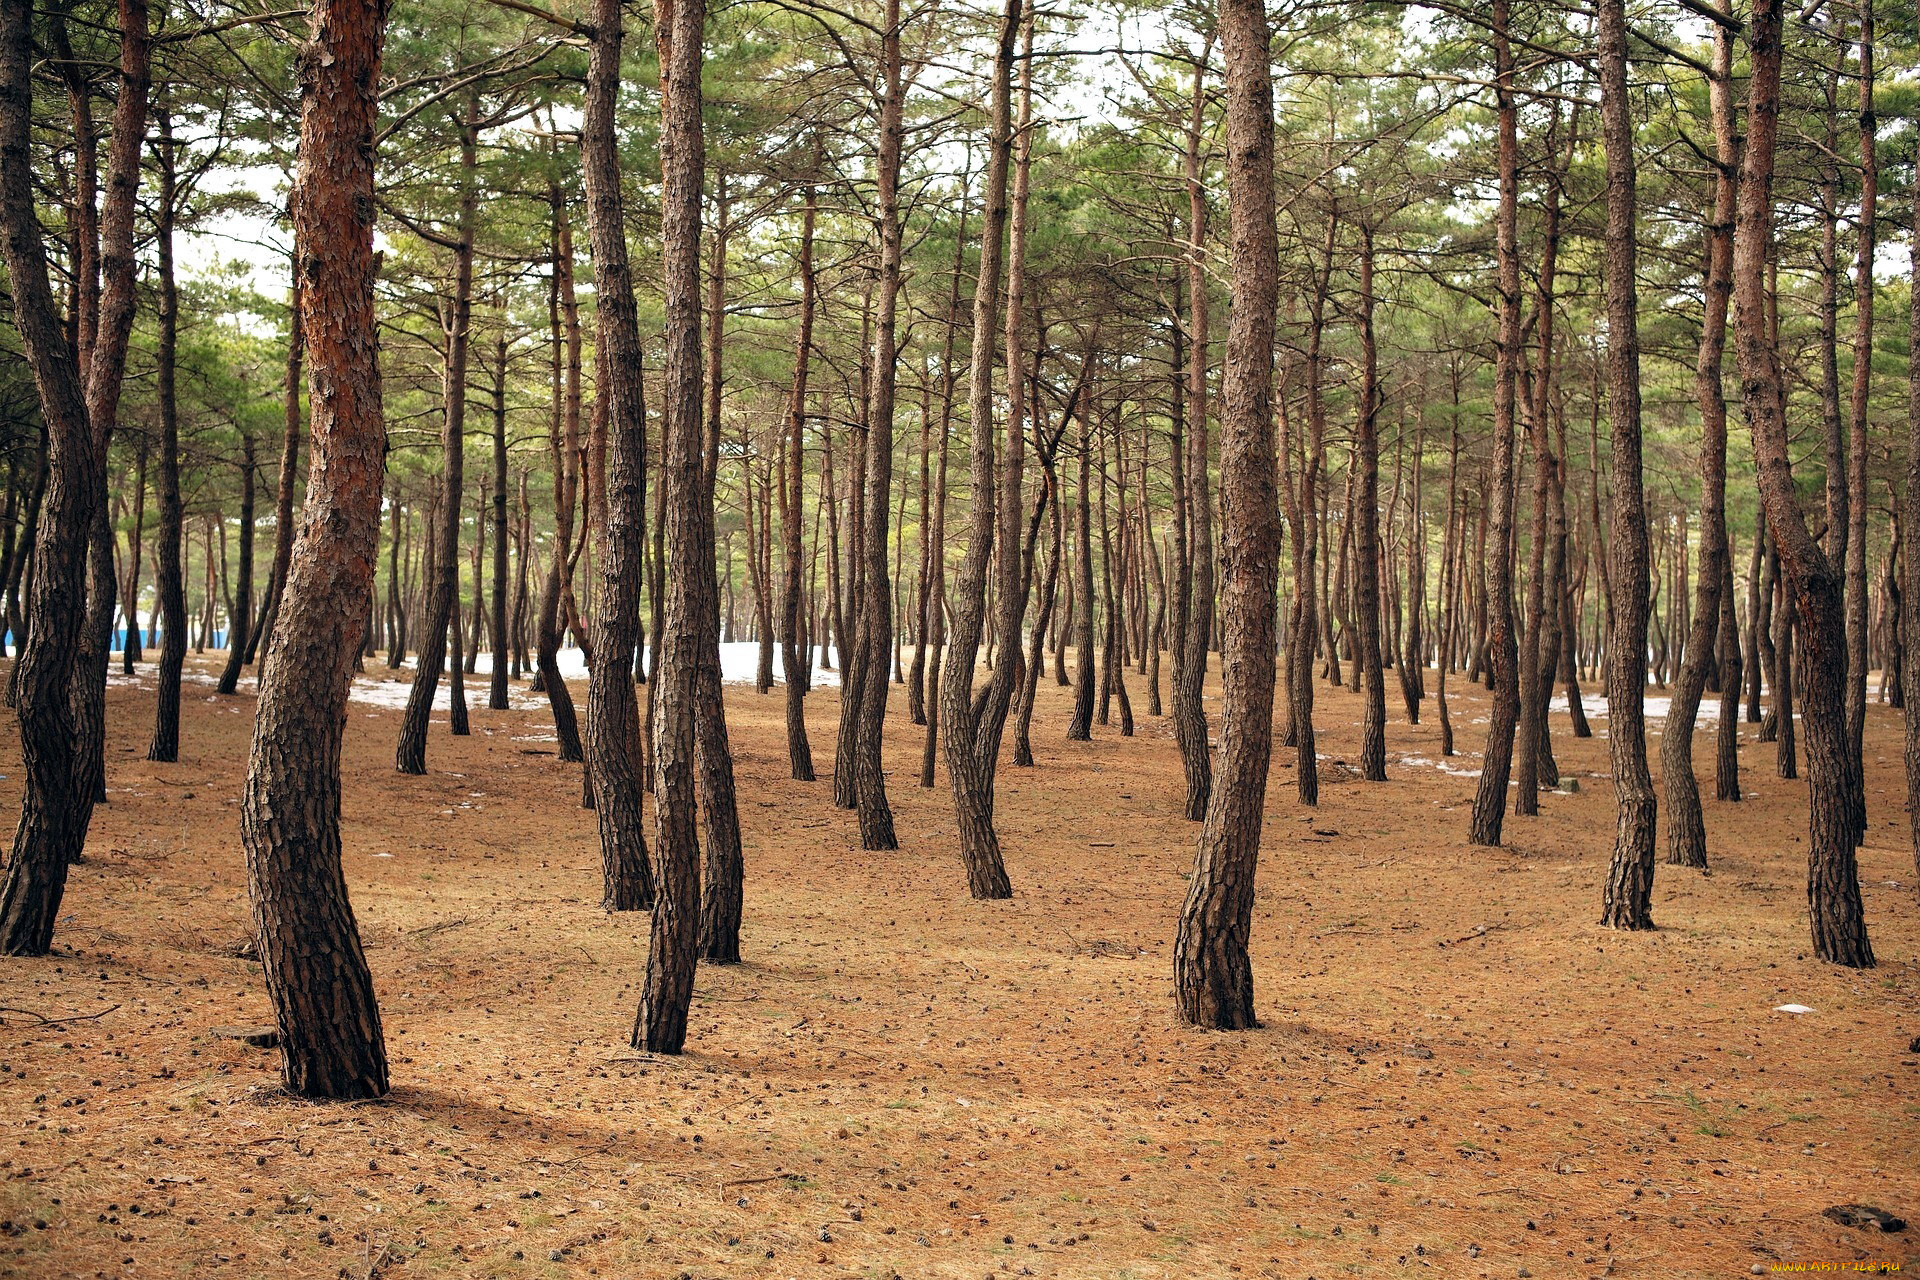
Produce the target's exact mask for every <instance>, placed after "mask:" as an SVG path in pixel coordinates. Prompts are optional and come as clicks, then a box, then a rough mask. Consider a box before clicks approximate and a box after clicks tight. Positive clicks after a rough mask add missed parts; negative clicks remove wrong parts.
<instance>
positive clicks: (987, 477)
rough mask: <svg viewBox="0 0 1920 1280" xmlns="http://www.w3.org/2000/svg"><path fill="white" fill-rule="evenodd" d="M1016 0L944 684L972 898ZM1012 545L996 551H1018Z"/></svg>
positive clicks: (993, 133) (992, 840) (980, 842)
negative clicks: (966, 505) (963, 546)
mask: <svg viewBox="0 0 1920 1280" xmlns="http://www.w3.org/2000/svg"><path fill="white" fill-rule="evenodd" d="M1022 8H1023V5H1022V0H1007V8H1006V15H1005V17H1004V18H1003V19H1002V20H1001V24H1000V33H999V39H998V43H997V47H996V51H995V59H994V71H993V89H992V95H991V108H990V112H989V115H990V122H989V128H988V136H989V148H990V150H989V160H988V164H987V192H986V218H985V226H984V228H983V234H982V239H981V245H980V264H979V275H978V284H977V286H976V287H975V291H974V299H973V354H972V359H971V362H970V376H969V380H968V394H969V397H970V399H969V406H968V408H969V413H968V420H969V421H970V422H971V423H973V430H972V432H971V433H970V434H971V436H972V481H973V487H972V493H973V502H972V507H973V511H972V516H971V528H970V529H969V530H968V543H967V553H966V556H965V558H964V559H963V560H962V562H961V566H960V577H959V581H958V583H957V584H956V593H955V594H956V599H955V602H954V603H955V607H954V611H953V637H952V643H951V646H950V650H949V653H948V655H947V663H946V670H945V672H944V678H943V680H942V684H941V690H940V698H941V708H940V719H941V721H942V734H943V738H942V741H943V744H944V746H945V755H946V760H947V778H948V782H949V783H950V785H951V786H952V788H953V799H954V810H955V814H956V816H957V817H958V820H959V828H960V855H961V858H962V859H963V860H964V862H965V863H966V867H967V886H968V889H969V891H970V892H971V893H972V894H973V896H974V897H975V898H1007V897H1011V896H1012V895H1013V888H1012V885H1011V884H1010V883H1009V881H1008V880H1007V873H1006V868H1005V866H1004V865H1003V863H1002V862H1001V858H1000V840H999V837H998V835H997V834H996V833H995V831H994V827H993V773H992V770H991V764H992V761H989V760H983V759H981V757H980V755H979V752H978V750H977V748H976V744H975V732H976V729H977V727H978V726H977V721H976V718H975V715H974V710H973V668H974V663H975V660H976V659H977V658H978V656H979V652H980V638H981V632H982V629H983V624H984V615H985V612H986V588H987V567H988V563H989V562H990V560H991V559H992V556H993V541H994V527H995V522H994V516H995V510H994V507H995V498H996V494H995V489H994V447H993V434H992V432H991V431H990V430H988V429H986V424H989V423H991V422H992V421H993V405H994V396H993V355H994V337H993V335H994V327H995V320H996V319H997V318H998V314H999V307H1000V276H1001V252H1002V249H1003V247H1004V244H1005V240H1006V228H1007V166H1008V160H1009V158H1010V156H1011V153H1012V150H1013V129H1012V105H1011V98H1012V72H1013V60H1014V48H1015V41H1016V39H1017V38H1018V36H1019V33H1020V28H1021V11H1022ZM1018 553H1019V549H1018V548H1017V547H1004V548H1002V554H1003V555H1006V556H1015V555H1018Z"/></svg>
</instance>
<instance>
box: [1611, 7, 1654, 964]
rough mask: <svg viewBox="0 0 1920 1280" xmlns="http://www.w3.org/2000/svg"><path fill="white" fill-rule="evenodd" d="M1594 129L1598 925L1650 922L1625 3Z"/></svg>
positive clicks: (1643, 564)
mask: <svg viewBox="0 0 1920 1280" xmlns="http://www.w3.org/2000/svg"><path fill="white" fill-rule="evenodd" d="M1598 31H1599V53H1600V57H1599V63H1600V68H1599V70H1600V130H1601V137H1602V139H1603V140H1604V142H1605V145H1606V153H1607V155H1606V172H1607V225H1606V236H1605V241H1604V250H1605V256H1604V261H1603V263H1602V270H1603V274H1604V277H1605V283H1606V293H1607V335H1608V337H1607V411H1608V418H1609V422H1610V425H1611V426H1612V428H1613V440H1612V451H1611V455H1610V459H1609V461H1610V462H1611V464H1612V470H1613V484H1612V495H1611V496H1612V510H1611V512H1610V513H1609V520H1610V527H1611V531H1612V534H1613V548H1612V554H1613V564H1612V573H1611V575H1610V576H1611V578H1612V582H1613V625H1612V626H1611V627H1610V628H1609V629H1608V631H1607V666H1606V681H1605V683H1606V690H1607V716H1608V722H1607V747H1608V755H1609V756H1610V758H1611V759H1612V762H1613V785H1614V795H1615V801H1616V808H1617V813H1618V817H1617V821H1616V825H1615V828H1614V838H1613V860H1612V863H1611V865H1610V867H1609V869H1608V872H1607V886H1606V892H1605V897H1604V904H1603V907H1602V912H1601V923H1603V924H1605V925H1607V926H1608V927H1610V928H1615V929H1645V928H1650V927H1652V924H1653V914H1652V896H1653V840H1654V821H1655V810H1656V806H1657V803H1658V802H1657V800H1656V798H1655V796H1654V790H1653V778H1652V775H1651V774H1650V773H1649V772H1648V771H1647V734H1646V706H1645V702H1644V693H1643V691H1644V689H1645V688H1646V666H1645V662H1646V652H1647V609H1648V599H1647V595H1648V578H1649V572H1650V569H1649V560H1650V556H1649V552H1648V545H1647V504H1646V496H1645V490H1644V478H1643V476H1642V474H1641V461H1640V331H1639V323H1640V322H1639V293H1638V287H1637V283H1636V277H1635V270H1636V262H1635V260H1636V255H1637V251H1638V246H1637V244H1636V242H1635V238H1634V237H1635V218H1636V216H1637V213H1638V211H1637V209H1636V208H1635V206H1634V192H1635V185H1634V184H1635V161H1634V155H1633V120H1632V111H1633V107H1632V104H1631V103H1630V102H1628V101H1627V19H1626V10H1625V0H1600V11H1599V23H1598Z"/></svg>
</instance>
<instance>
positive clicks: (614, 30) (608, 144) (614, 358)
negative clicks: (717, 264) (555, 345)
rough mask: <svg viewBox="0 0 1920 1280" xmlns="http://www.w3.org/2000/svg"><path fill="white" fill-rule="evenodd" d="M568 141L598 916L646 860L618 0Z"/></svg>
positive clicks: (641, 887) (613, 906)
mask: <svg viewBox="0 0 1920 1280" xmlns="http://www.w3.org/2000/svg"><path fill="white" fill-rule="evenodd" d="M593 21H594V35H593V46H592V51H591V53H590V54H589V58H588V67H587V101H586V111H585V116H584V121H583V127H582V129H581V134H580V159H581V166H580V168H581V176H582V178H583V179H584V182H585V186H586V196H587V234H588V238H589V241H590V243H591V247H592V251H593V292H594V298H595V299H596V301H597V305H596V306H595V308H594V316H595V331H594V345H595V347H596V348H597V349H598V351H599V353H600V363H599V369H600V373H601V375H602V376H601V379H600V381H599V386H598V387H597V393H598V395H599V396H600V397H601V398H602V404H603V406H604V411H605V414H606V420H607V437H608V438H607V458H606V472H605V477H606V487H605V492H606V518H605V519H604V520H603V521H602V522H601V524H600V525H599V527H598V529H597V530H596V532H597V533H598V534H599V556H598V563H597V565H596V568H597V569H598V572H599V582H598V583H597V584H596V591H595V595H594V608H593V654H594V661H593V665H592V666H591V667H589V668H588V671H587V736H586V748H587V770H588V773H589V776H590V777H591V778H592V779H593V800H594V812H595V815H596V816H597V818H598V820H599V824H600V870H601V900H600V901H601V905H602V906H603V907H605V908H606V909H607V910H609V911H645V910H647V909H649V908H651V907H652V906H653V901H654V893H653V875H652V872H651V871H650V869H649V868H648V865H647V839H646V817H645V813H644V809H643V800H642V797H643V796H644V794H645V792H644V789H643V788H642V786H641V782H640V779H641V775H642V773H643V772H644V771H645V769H646V759H645V757H644V756H643V755H642V754H641V750H640V711H639V701H638V697H637V695H636V693H635V691H634V683H633V653H634V646H635V644H636V643H637V642H638V638H639V637H638V632H639V629H640V594H641V589H642V587H643V586H644V575H645V571H646V551H647V424H646V406H645V391H644V389H643V387H642V382H641V380H642V377H643V372H642V354H641V349H640V321H639V315H638V313H637V311H636V310H635V303H634V296H633V275H632V271H631V269H630V268H629V267H628V265H627V235H626V214H625V202H624V199H623V196H622V193H621V189H620V154H619V145H618V139H617V137H616V133H615V127H614V108H615V106H616V105H617V101H618V97H619V91H620V49H621V44H622V41H623V37H624V32H623V30H622V23H623V14H622V9H621V5H620V3H619V0H597V3H596V4H595V5H594V19H593Z"/></svg>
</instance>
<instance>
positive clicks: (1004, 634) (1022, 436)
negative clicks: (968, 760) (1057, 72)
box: [974, 4, 1044, 788]
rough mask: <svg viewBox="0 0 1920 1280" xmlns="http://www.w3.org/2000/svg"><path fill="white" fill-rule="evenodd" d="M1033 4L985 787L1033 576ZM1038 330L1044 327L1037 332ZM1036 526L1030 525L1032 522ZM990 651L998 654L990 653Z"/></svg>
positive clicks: (1018, 94)
mask: <svg viewBox="0 0 1920 1280" xmlns="http://www.w3.org/2000/svg"><path fill="white" fill-rule="evenodd" d="M1034 14H1035V10H1034V6H1033V5H1032V4H1028V5H1027V6H1026V8H1025V11H1024V13H1023V15H1022V18H1021V23H1020V54H1019V62H1020V78H1019V83H1018V85H1017V86H1015V98H1014V102H1013V117H1012V135H1011V139H1010V141H1011V145H1012V155H1011V157H1010V159H1011V162H1012V184H1013V192H1012V197H1011V200H1010V203H1009V208H1008V226H1007V296H1006V306H1005V307H1004V309H1003V313H1002V317H1001V323H1002V329H1003V335H1002V341H1003V343H1004V346H1005V353H1004V358H1005V369H1006V391H1005V397H1006V420H1005V422H1004V424H1003V425H1002V435H1003V438H1004V440H1005V445H1004V447H1003V448H1002V449H1001V456H1000V471H999V482H1000V497H999V504H998V507H997V510H996V516H997V518H998V520H999V525H1000V527H999V531H998V532H997V534H996V535H995V536H996V539H997V543H998V546H999V554H998V556H997V557H995V560H994V566H993V567H994V570H995V572H994V586H993V606H994V615H995V619H994V626H993V643H992V646H991V647H989V649H988V657H987V661H988V665H989V666H990V667H992V669H993V675H992V677H991V679H990V680H989V681H988V684H987V687H986V690H985V691H984V693H983V694H982V695H981V697H980V698H979V699H978V700H977V701H976V704H975V705H976V718H977V721H978V723H977V724H976V725H975V728H974V752H975V754H976V755H978V756H979V758H980V762H981V768H982V769H983V770H984V771H985V773H986V777H987V783H988V786H989V788H991V786H992V784H993V780H994V778H995V776H996V774H997V772H998V769H999V762H1000V741H1001V737H1002V734H1003V731H1004V730H1005V728H1006V723H1007V711H1008V708H1009V707H1010V706H1011V705H1012V700H1013V691H1014V687H1015V685H1016V684H1017V683H1018V680H1019V676H1020V666H1021V663H1022V661H1023V655H1022V653H1021V648H1020V639H1021V631H1020V629H1021V623H1022V621H1023V620H1024V618H1025V617H1026V612H1027V593H1028V588H1029V586H1030V585H1031V582H1032V578H1033V545H1032V542H1031V540H1029V541H1026V542H1022V540H1021V536H1020V522H1021V516H1022V514H1023V513H1024V512H1025V511H1026V501H1025V492H1026V490H1025V483H1026V433H1027V422H1028V419H1029V417H1030V416H1031V411H1032V406H1031V405H1030V404H1029V403H1028V400H1027V384H1026V378H1027V367H1026V325H1027V323H1028V316H1027V302H1026V295H1027V203H1028V193H1029V191H1030V190H1031V187H1032V177H1031V175H1032V167H1033V131H1032V128H1031V125H1032V123H1033V26H1034ZM1043 333H1044V331H1043ZM1036 532H1037V529H1036ZM996 650H997V652H998V660H996V658H995V652H996Z"/></svg>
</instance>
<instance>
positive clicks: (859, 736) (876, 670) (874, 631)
mask: <svg viewBox="0 0 1920 1280" xmlns="http://www.w3.org/2000/svg"><path fill="white" fill-rule="evenodd" d="M885 10H886V19H885V26H884V27H883V28H882V30H881V34H880V75H881V81H882V90H883V94H882V97H881V100H880V112H879V115H880V119H879V125H880V137H879V148H878V152H877V155H876V157H875V160H874V178H875V184H876V187H877V192H876V196H877V199H878V202H879V230H880V278H879V280H878V282H877V286H876V291H875V299H874V321H873V333H874V345H873V376H872V379H871V381H872V386H871V388H870V395H869V398H868V401H867V474H866V490H867V492H866V502H865V507H866V524H865V527H864V528H863V530H862V534H863V536H864V538H865V540H866V545H865V546H864V547H863V548H862V549H861V554H862V555H864V556H865V558H866V578H865V582H864V584H863V585H864V587H865V590H866V603H865V605H864V607H863V608H862V609H861V613H860V625H861V640H862V644H861V652H862V654H863V655H864V656H863V657H862V659H861V660H862V661H863V662H864V663H865V664H866V679H865V680H864V681H862V683H861V686H860V707H859V723H858V729H857V732H856V733H855V735H854V759H853V780H854V791H855V798H856V801H857V806H858V810H859V819H860V847H861V848H863V849H869V850H886V849H897V848H899V847H900V842H899V840H898V839H896V838H895V836H894V830H893V810H892V809H891V808H890V807H889V806H888V804H887V780H886V772H885V769H884V766H883V765H882V764H881V760H880V745H881V735H882V731H883V730H884V729H885V728H886V719H887V697H888V694H889V693H890V688H889V684H890V682H889V681H888V679H887V667H888V662H889V659H890V657H891V655H892V653H893V593H892V590H891V584H890V580H889V578H888V576H887V536H888V519H887V517H888V512H887V503H888V498H889V495H890V494H891V492H892V489H893V410H894V388H895V377H896V373H897V370H898V364H899V351H898V349H897V341H896V336H895V322H894V315H895V311H896V308H897V306H898V302H899V297H900V270H901V256H902V244H901V229H900V156H901V149H902V146H903V144H904V140H905V133H906V117H905V104H904V97H905V86H904V84H903V79H904V76H903V73H902V68H901V60H900V25H901V23H900V0H886V6H885ZM1016 625H1017V624H1016ZM1017 640H1018V637H1017V636H1016V643H1017Z"/></svg>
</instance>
